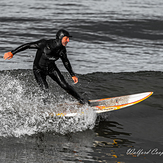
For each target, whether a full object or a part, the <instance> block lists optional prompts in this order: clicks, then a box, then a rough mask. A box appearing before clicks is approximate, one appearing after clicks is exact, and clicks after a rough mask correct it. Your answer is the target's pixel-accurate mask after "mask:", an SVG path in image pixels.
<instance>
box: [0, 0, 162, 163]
mask: <svg viewBox="0 0 163 163" xmlns="http://www.w3.org/2000/svg"><path fill="white" fill-rule="evenodd" d="M0 13H1V14H0V36H1V37H0V52H1V55H0V56H1V57H0V97H1V98H0V119H1V120H0V162H1V163H76V162H83V163H93V162H95V163H98V162H103V163H162V160H163V128H162V124H163V100H162V99H163V84H162V83H163V1H162V0H154V1H151V0H116V1H115V0H107V1H106V0H101V1H97V0H89V1H86V0H71V1H70V0H68V1H66V0H60V1H59V0H55V1H53V0H28V1H25V0H24V1H22V0H1V1H0ZM61 28H64V29H66V30H68V31H69V32H70V34H71V35H73V37H72V38H71V39H70V42H69V43H68V45H67V52H68V58H69V60H70V62H71V65H72V67H73V70H74V71H75V72H76V75H77V77H78V78H79V83H78V84H75V85H74V84H73V81H72V79H71V77H70V75H69V74H68V72H67V71H66V69H65V68H64V66H63V64H62V61H60V60H58V61H57V62H56V64H57V66H58V67H59V69H60V70H61V71H62V73H63V75H64V76H65V78H66V80H67V81H68V82H69V84H71V85H72V86H73V87H74V88H75V89H76V90H77V91H78V92H79V93H80V94H81V95H82V96H83V97H85V98H87V99H101V98H107V97H116V96H122V95H129V94H135V93H141V92H148V91H152V92H154V94H153V95H152V96H151V97H150V98H148V99H146V100H145V101H143V102H141V103H139V104H137V105H134V106H131V107H128V108H125V109H122V110H118V111H114V112H109V113H105V114H101V115H96V113H95V112H94V111H93V110H92V109H91V108H90V107H89V106H87V105H85V106H83V107H82V108H80V109H79V108H77V107H76V106H74V108H73V109H74V110H79V111H85V112H86V114H85V115H84V116H83V117H80V116H77V117H75V118H51V117H49V116H48V113H49V112H60V111H62V109H63V108H62V107H59V106H58V104H60V103H65V102H66V103H72V102H75V101H76V100H75V99H73V98H72V97H70V96H69V95H68V94H66V93H65V92H64V91H63V90H62V89H61V88H60V87H59V86H58V85H57V84H56V83H55V82H53V81H52V79H50V78H48V79H47V80H48V83H49V87H50V89H49V95H48V100H49V103H48V104H47V105H44V102H43V99H44V98H45V95H44V94H43V93H42V92H41V91H40V90H39V88H38V85H37V83H36V81H35V79H34V75H33V71H32V65H33V60H34V57H35V53H36V51H35V50H29V49H28V50H26V51H23V52H20V53H17V54H16V55H15V56H14V57H13V58H12V59H11V60H6V61H5V60H4V59H3V54H4V53H5V52H8V51H11V50H13V49H15V48H17V47H18V46H20V45H22V44H25V43H28V42H32V41H37V40H39V39H42V38H49V39H51V38H55V34H56V32H57V31H58V30H59V29H61ZM64 109H65V108H64ZM70 109H72V108H71V107H70V106H67V107H66V110H70Z"/></svg>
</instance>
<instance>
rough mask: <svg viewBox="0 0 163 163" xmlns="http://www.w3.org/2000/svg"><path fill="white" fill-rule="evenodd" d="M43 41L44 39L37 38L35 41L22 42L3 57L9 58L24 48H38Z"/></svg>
mask: <svg viewBox="0 0 163 163" xmlns="http://www.w3.org/2000/svg"><path fill="white" fill-rule="evenodd" d="M43 41H44V40H39V41H36V42H31V43H26V44H23V45H21V46H19V47H17V48H16V49H14V50H12V51H10V52H7V53H5V54H4V57H3V58H4V59H11V58H12V57H13V56H14V55H15V54H16V53H18V52H21V51H24V50H26V49H39V48H40V47H41V44H42V43H43Z"/></svg>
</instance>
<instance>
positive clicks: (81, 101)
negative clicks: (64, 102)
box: [79, 98, 91, 105]
mask: <svg viewBox="0 0 163 163" xmlns="http://www.w3.org/2000/svg"><path fill="white" fill-rule="evenodd" d="M79 103H80V104H83V105H84V104H88V105H90V104H91V103H90V102H89V100H86V99H83V98H82V99H80V100H79Z"/></svg>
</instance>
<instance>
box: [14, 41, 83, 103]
mask: <svg viewBox="0 0 163 163" xmlns="http://www.w3.org/2000/svg"><path fill="white" fill-rule="evenodd" d="M26 49H37V52H36V56H35V59H34V63H33V72H34V75H35V78H36V81H37V83H38V84H39V86H40V87H41V89H43V90H46V89H48V83H47V81H46V76H47V75H49V76H50V77H51V78H52V79H53V80H54V81H56V82H57V83H58V84H59V85H60V86H61V87H62V88H63V89H64V90H65V91H66V92H67V93H69V94H71V95H72V96H73V97H75V98H76V99H77V100H78V101H79V102H80V103H84V100H83V99H82V98H81V97H80V95H79V94H78V93H77V92H76V91H75V89H74V88H73V87H72V86H71V85H69V84H68V83H67V82H66V80H65V79H64V77H63V75H62V74H61V72H60V71H59V69H58V68H57V66H56V64H55V61H56V60H58V59H59V58H60V59H61V60H62V62H63V64H64V66H65V68H66V69H67V70H68V72H69V73H70V75H71V76H75V74H74V72H73V70H72V67H71V64H70V62H69V60H68V58H67V53H66V48H65V47H64V46H63V45H62V44H61V41H60V40H59V39H51V40H45V39H42V40H39V41H36V42H31V43H27V44H24V45H22V46H19V47H18V48H16V49H15V50H12V51H11V52H12V54H13V55H14V54H16V53H18V52H20V51H23V50H26Z"/></svg>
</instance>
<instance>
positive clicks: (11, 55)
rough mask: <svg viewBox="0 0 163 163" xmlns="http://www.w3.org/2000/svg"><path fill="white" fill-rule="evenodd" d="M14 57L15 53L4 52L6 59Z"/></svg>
mask: <svg viewBox="0 0 163 163" xmlns="http://www.w3.org/2000/svg"><path fill="white" fill-rule="evenodd" d="M12 57H13V54H12V53H11V52H7V53H5V54H4V56H3V58H4V59H5V60H6V59H11V58H12Z"/></svg>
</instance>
